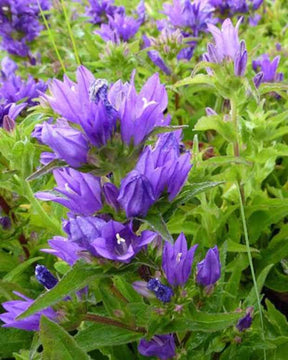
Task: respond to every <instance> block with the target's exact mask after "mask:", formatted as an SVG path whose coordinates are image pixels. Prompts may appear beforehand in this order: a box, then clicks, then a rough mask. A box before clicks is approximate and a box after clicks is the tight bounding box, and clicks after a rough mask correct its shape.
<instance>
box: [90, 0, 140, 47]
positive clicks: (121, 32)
mask: <svg viewBox="0 0 288 360" xmlns="http://www.w3.org/2000/svg"><path fill="white" fill-rule="evenodd" d="M87 15H88V16H89V17H90V18H91V22H92V23H94V24H101V28H100V30H96V31H95V34H98V35H100V36H101V37H102V39H103V40H104V41H112V42H113V43H117V44H118V43H120V42H121V41H125V42H127V41H128V40H129V39H131V38H133V37H134V35H135V34H136V33H137V31H138V29H139V27H140V25H141V24H142V23H143V22H144V20H145V5H144V1H143V0H141V1H140V3H139V5H138V8H137V14H136V15H137V17H136V18H134V17H131V16H127V15H126V11H125V7H124V6H115V5H114V1H113V0H90V7H89V8H87Z"/></svg>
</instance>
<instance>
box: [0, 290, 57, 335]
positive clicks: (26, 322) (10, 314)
mask: <svg viewBox="0 0 288 360" xmlns="http://www.w3.org/2000/svg"><path fill="white" fill-rule="evenodd" d="M14 294H16V295H17V296H19V297H20V298H22V299H23V300H11V301H7V302H4V303H3V304H2V306H3V308H4V309H5V310H6V311H7V312H6V313H4V314H1V315H0V320H2V321H3V322H4V323H5V324H4V325H2V326H3V327H13V328H17V329H23V330H28V331H38V330H39V323H40V318H41V315H45V316H46V317H48V318H49V319H51V320H55V319H56V317H57V314H56V313H55V311H54V310H53V309H52V308H50V307H49V308H46V309H44V310H42V311H39V312H38V313H36V314H34V315H31V316H28V317H26V318H25V319H22V320H17V317H18V316H19V315H21V314H22V313H23V312H24V311H25V310H27V309H28V308H29V307H30V306H31V305H32V304H33V302H34V300H32V299H30V298H28V297H26V296H24V295H22V294H20V293H18V292H16V291H14Z"/></svg>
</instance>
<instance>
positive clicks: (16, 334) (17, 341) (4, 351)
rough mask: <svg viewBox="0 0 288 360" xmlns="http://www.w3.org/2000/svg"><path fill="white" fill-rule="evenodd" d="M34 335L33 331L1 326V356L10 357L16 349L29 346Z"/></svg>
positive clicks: (2, 357)
mask: <svg viewBox="0 0 288 360" xmlns="http://www.w3.org/2000/svg"><path fill="white" fill-rule="evenodd" d="M32 337H33V333H32V332H27V331H24V330H19V329H13V328H2V327H0V358H1V359H4V358H6V357H10V356H11V355H12V353H13V352H15V351H19V350H21V349H27V348H29V346H30V343H31V340H32Z"/></svg>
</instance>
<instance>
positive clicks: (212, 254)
mask: <svg viewBox="0 0 288 360" xmlns="http://www.w3.org/2000/svg"><path fill="white" fill-rule="evenodd" d="M220 276H221V263H220V258H219V251H218V248H217V246H215V247H214V248H212V249H209V250H208V252H207V254H206V256H205V258H204V259H203V260H202V261H200V262H199V263H198V264H197V275H196V281H197V283H198V284H200V285H202V286H205V287H206V286H210V285H214V284H215V283H216V282H217V281H218V280H219V279H220Z"/></svg>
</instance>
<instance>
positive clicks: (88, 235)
mask: <svg viewBox="0 0 288 360" xmlns="http://www.w3.org/2000/svg"><path fill="white" fill-rule="evenodd" d="M105 224H106V222H105V221H104V220H102V219H100V218H97V217H93V216H85V217H84V216H76V217H70V218H69V220H65V221H64V223H63V225H64V226H63V229H64V231H65V232H66V233H67V234H68V236H69V240H70V241H73V242H75V243H76V244H77V245H79V247H81V248H82V249H83V250H87V251H89V252H90V253H91V254H92V255H94V256H96V255H97V252H96V251H95V248H94V247H93V246H92V242H93V241H94V240H95V239H97V238H98V237H100V236H101V229H102V227H103V226H104V225H105Z"/></svg>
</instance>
